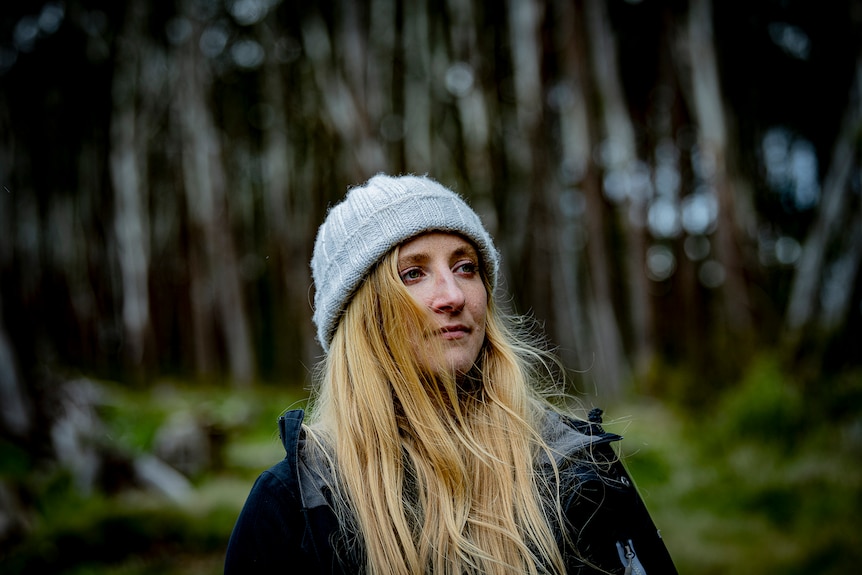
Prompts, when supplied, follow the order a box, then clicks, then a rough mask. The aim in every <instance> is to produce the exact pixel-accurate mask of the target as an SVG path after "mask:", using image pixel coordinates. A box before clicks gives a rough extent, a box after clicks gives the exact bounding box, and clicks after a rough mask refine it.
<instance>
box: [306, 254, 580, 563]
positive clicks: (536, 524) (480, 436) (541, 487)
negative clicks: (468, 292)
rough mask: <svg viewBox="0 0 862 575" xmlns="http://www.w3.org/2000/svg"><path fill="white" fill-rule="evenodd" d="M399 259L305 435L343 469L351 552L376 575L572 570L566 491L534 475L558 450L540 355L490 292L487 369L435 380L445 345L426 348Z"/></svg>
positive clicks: (372, 282)
mask: <svg viewBox="0 0 862 575" xmlns="http://www.w3.org/2000/svg"><path fill="white" fill-rule="evenodd" d="M397 257H398V249H397V248H396V249H394V250H393V251H392V252H390V254H389V255H387V256H386V257H385V258H384V259H383V260H382V261H381V263H380V264H379V265H378V266H377V267H376V268H375V269H374V270H373V271H372V272H371V274H370V275H369V277H368V278H367V279H366V281H365V282H364V283H363V285H362V286H361V287H360V288H359V290H358V291H357V293H356V294H355V296H354V297H353V298H352V300H351V303H350V305H349V307H348V308H347V310H346V311H345V313H344V315H343V317H342V318H341V321H340V324H339V327H338V329H337V330H336V333H335V336H334V337H333V340H332V343H331V344H330V349H329V353H328V354H327V356H326V358H325V359H324V361H323V363H322V364H321V366H320V368H321V371H320V377H319V379H320V381H319V383H318V388H317V390H316V393H315V397H314V400H313V402H312V409H311V414H310V422H311V423H310V424H309V425H308V426H307V427H306V436H307V438H309V439H310V444H311V445H312V446H316V448H318V449H319V450H320V451H321V452H322V453H325V454H326V457H325V459H327V460H328V461H329V463H330V465H331V469H330V470H329V471H330V474H331V476H332V477H333V478H334V480H333V484H334V485H333V496H334V500H335V501H334V507H335V508H336V509H335V510H336V513H337V514H338V515H339V518H340V519H341V522H342V525H343V531H344V532H346V533H348V534H347V535H344V537H345V538H346V539H348V540H349V541H348V546H352V548H353V549H354V552H355V550H358V556H359V557H360V559H359V561H360V562H361V563H364V566H365V569H366V572H367V573H369V574H371V575H383V574H385V575H408V574H409V575H414V574H418V573H434V574H449V575H463V574H465V573H475V574H479V573H481V574H489V575H493V574H516V573H517V574H519V575H520V574H524V573H531V574H538V573H564V572H565V566H564V562H563V557H562V553H561V551H560V546H559V545H560V543H561V542H558V541H557V540H556V539H555V536H554V531H555V530H554V529H553V528H552V527H551V525H561V524H562V522H563V518H562V516H561V514H560V511H559V509H560V506H559V497H560V494H559V491H558V489H557V488H556V487H555V486H554V485H553V482H551V483H548V482H546V481H543V480H542V479H541V477H540V476H539V475H538V474H537V473H536V471H535V469H534V468H535V463H536V461H537V457H538V456H539V454H540V452H541V450H543V449H544V450H547V449H548V448H547V446H546V445H545V443H544V441H543V440H542V438H541V436H540V434H539V433H538V432H537V431H536V430H537V429H539V428H540V425H541V419H542V417H543V416H544V413H545V410H544V406H545V404H544V403H543V400H542V399H541V398H540V396H539V395H538V394H537V393H536V390H535V387H534V386H533V385H532V383H533V379H534V373H533V368H534V367H535V366H536V365H537V363H536V361H535V360H540V359H541V358H542V354H541V352H539V351H538V348H537V347H536V346H535V345H531V344H529V343H525V342H523V341H522V340H521V339H519V338H518V337H515V335H514V334H513V332H512V330H511V328H510V326H508V325H506V324H505V322H504V318H503V316H502V314H501V313H500V312H499V310H498V309H497V308H496V305H495V302H494V298H493V297H491V295H490V291H489V297H488V311H487V316H486V338H485V344H484V346H483V349H482V352H481V353H480V357H479V358H478V360H477V366H476V367H475V368H474V369H473V370H472V371H471V372H470V373H469V374H466V376H463V377H457V376H456V375H455V374H451V373H448V372H446V371H445V370H444V371H443V372H442V373H428V371H429V370H428V369H425V368H423V366H427V365H435V364H433V363H432V364H429V363H427V357H426V358H422V357H418V354H417V352H419V353H422V354H423V355H425V354H429V355H430V356H431V357H433V356H434V354H435V353H437V352H438V350H436V349H434V348H433V344H429V343H428V342H427V341H424V340H421V338H422V334H423V333H424V331H425V329H426V327H425V326H426V322H427V320H425V319H424V313H425V312H424V310H423V309H422V308H421V307H420V305H419V304H417V303H416V302H415V301H414V300H413V299H412V297H411V296H410V294H409V293H408V292H407V290H406V288H405V287H404V285H403V284H402V282H401V280H400V278H399V277H398V273H397V271H398V270H397ZM486 287H487V282H486ZM432 339H433V338H432ZM420 340H421V341H422V345H419V342H420ZM428 345H432V347H431V349H430V350H429V349H428V347H427V346H428ZM420 350H421V351H420ZM437 357H440V356H439V355H438V356H437ZM437 365H439V364H437ZM538 365H542V363H541V361H540V362H539V363H538ZM549 459H550V461H551V462H553V457H550V458H549ZM552 464H553V463H552Z"/></svg>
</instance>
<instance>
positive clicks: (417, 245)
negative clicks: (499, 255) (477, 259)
mask: <svg viewBox="0 0 862 575" xmlns="http://www.w3.org/2000/svg"><path fill="white" fill-rule="evenodd" d="M440 251H443V252H450V253H453V252H458V253H464V254H465V255H473V256H476V255H478V250H477V248H476V246H475V245H473V242H471V241H470V240H468V239H467V238H465V237H464V236H462V235H461V234H458V233H453V232H444V231H430V232H425V233H422V234H420V235H418V236H414V237H413V238H411V239H409V240H407V241H405V242H403V243H402V244H401V245H400V246H399V253H400V254H401V255H406V254H410V253H419V252H427V253H429V254H430V253H436V252H440Z"/></svg>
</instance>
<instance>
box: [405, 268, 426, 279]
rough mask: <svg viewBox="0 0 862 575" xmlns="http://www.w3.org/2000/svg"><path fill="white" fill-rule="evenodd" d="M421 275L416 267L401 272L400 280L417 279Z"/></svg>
mask: <svg viewBox="0 0 862 575" xmlns="http://www.w3.org/2000/svg"><path fill="white" fill-rule="evenodd" d="M420 277H422V272H421V271H419V270H418V269H416V268H413V269H409V270H406V271H403V272H401V281H405V282H406V281H409V280H418V279H419V278H420Z"/></svg>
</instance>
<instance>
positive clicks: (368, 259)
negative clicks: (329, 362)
mask: <svg viewBox="0 0 862 575" xmlns="http://www.w3.org/2000/svg"><path fill="white" fill-rule="evenodd" d="M429 231H446V232H457V233H459V234H461V235H463V236H465V237H466V238H467V239H469V240H471V241H472V242H473V243H474V244H475V245H476V247H477V248H478V250H479V253H480V254H481V257H482V265H483V266H484V271H485V274H486V275H487V277H488V280H489V281H490V283H491V286H492V289H493V288H494V287H495V286H496V284H497V270H498V268H499V263H500V257H499V254H498V253H497V249H496V248H495V247H494V242H493V240H492V239H491V236H490V235H489V234H488V231H487V230H486V229H485V227H484V226H483V225H482V222H481V220H480V219H479V216H478V215H477V214H476V212H474V211H473V210H472V209H471V208H470V207H469V206H468V205H467V204H466V203H465V202H464V200H463V199H462V198H461V197H460V196H459V195H458V194H456V193H455V192H453V191H451V190H449V189H447V188H445V187H443V186H442V185H440V184H439V183H437V182H435V181H434V180H432V179H431V178H428V177H425V176H399V177H392V176H387V175H383V174H378V175H376V176H374V177H373V178H371V179H370V180H368V182H367V183H366V184H364V185H362V186H357V187H355V188H352V189H351V190H349V191H348V193H347V196H346V197H345V199H344V200H343V201H342V202H341V203H339V204H337V205H336V206H334V207H333V208H331V209H330V210H329V213H328V214H327V215H326V220H325V221H324V222H323V224H322V225H321V226H320V229H319V230H318V232H317V239H316V240H315V243H314V254H313V255H312V257H311V275H312V279H313V280H314V287H315V293H314V316H313V320H314V324H315V325H316V326H317V340H318V341H319V342H320V345H321V346H323V350H324V351H327V350H328V349H329V344H330V342H331V341H332V337H333V336H334V335H335V330H336V328H337V327H338V322H339V321H340V318H341V314H342V313H343V312H344V310H345V309H346V308H347V304H348V303H349V302H350V298H351V297H353V294H354V292H355V291H356V289H357V288H358V287H359V285H360V284H361V283H362V281H363V280H364V279H365V277H366V276H367V275H368V273H369V271H370V270H371V269H372V268H373V267H374V265H375V264H377V262H378V261H380V259H381V258H382V257H383V256H384V255H386V254H387V253H388V252H389V250H391V249H392V248H394V247H395V246H397V245H398V244H400V243H402V242H404V241H406V240H409V239H410V238H413V237H415V236H417V235H419V234H421V233H424V232H429Z"/></svg>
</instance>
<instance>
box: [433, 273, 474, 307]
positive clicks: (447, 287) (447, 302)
mask: <svg viewBox="0 0 862 575" xmlns="http://www.w3.org/2000/svg"><path fill="white" fill-rule="evenodd" d="M465 299H466V298H465V297H464V290H462V289H461V286H459V285H458V281H457V279H456V278H455V276H454V275H453V274H452V273H451V272H448V271H447V272H446V273H443V274H439V275H438V276H437V281H436V282H435V283H434V299H433V302H432V304H431V307H432V308H433V309H434V310H435V311H440V312H452V311H456V312H457V311H461V310H462V309H463V308H464V303H465Z"/></svg>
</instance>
